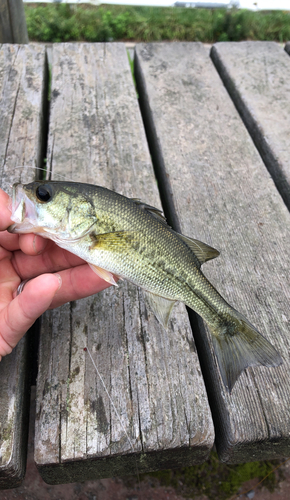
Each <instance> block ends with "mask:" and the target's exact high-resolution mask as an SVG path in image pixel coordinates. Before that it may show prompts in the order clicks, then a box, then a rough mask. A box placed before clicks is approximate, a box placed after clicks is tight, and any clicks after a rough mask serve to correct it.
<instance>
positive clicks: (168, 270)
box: [9, 181, 282, 392]
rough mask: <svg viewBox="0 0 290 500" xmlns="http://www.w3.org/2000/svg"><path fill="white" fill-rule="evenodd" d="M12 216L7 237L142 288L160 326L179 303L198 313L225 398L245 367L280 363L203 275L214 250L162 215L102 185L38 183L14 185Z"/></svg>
mask: <svg viewBox="0 0 290 500" xmlns="http://www.w3.org/2000/svg"><path fill="white" fill-rule="evenodd" d="M11 218H12V220H13V221H14V222H15V223H14V224H13V225H12V226H11V227H10V228H9V231H10V232H12V233H35V234H40V235H41V236H43V237H45V238H49V239H51V240H53V241H54V242H55V243H56V244H57V245H59V246H60V247H61V248H64V249H66V250H68V251H70V252H72V253H74V254H76V255H78V256H79V257H81V258H82V259H84V260H85V261H87V262H88V263H89V265H90V266H91V267H92V269H93V270H94V271H95V272H96V273H97V274H98V275H99V276H100V277H101V278H103V279H105V280H106V281H108V282H109V283H111V284H114V285H116V282H115V278H114V275H115V276H118V277H122V278H123V279H127V280H129V281H130V282H132V283H134V284H135V285H137V286H140V287H141V288H143V289H144V291H145V294H146V298H147V302H148V303H149V304H150V306H151V308H152V309H153V312H154V313H155V315H156V317H157V318H158V319H159V321H160V322H161V323H162V324H163V326H164V327H165V328H166V327H167V323H168V320H169V316H170V312H171V309H172V306H173V304H174V303H175V302H176V301H182V302H184V303H185V304H186V305H187V306H188V307H190V308H191V309H193V310H194V311H195V312H197V313H198V314H199V315H200V316H201V317H202V318H203V319H204V320H205V321H206V323H207V324H208V327H209V331H210V333H211V338H212V342H213V346H214V351H215V354H216V357H217V361H218V366H219V369H220V373H221V377H222V380H223V382H224V384H225V386H226V388H227V390H228V391H229V392H231V390H232V389H233V386H234V384H235V382H236V380H237V379H238V377H239V375H240V373H241V372H242V371H243V370H244V369H245V368H247V367H248V366H257V365H262V366H268V367H275V366H278V365H280V364H281V363H282V359H281V356H280V354H279V353H278V352H277V351H276V350H275V348H274V347H273V346H272V345H271V344H270V343H269V342H268V341H267V340H266V339H265V338H264V337H263V336H262V335H261V334H260V333H259V332H258V331H257V330H256V328H255V327H254V326H253V325H251V323H249V321H248V320H247V319H246V318H245V317H244V316H243V315H242V314H240V313H239V312H238V311H236V310H235V309H234V308H233V307H231V306H230V305H229V304H228V303H227V302H226V301H225V300H224V299H223V297H222V296H221V295H220V294H219V293H218V291H217V290H216V289H215V288H214V287H213V286H212V285H211V283H210V282H209V281H208V280H207V278H206V277H205V276H204V274H203V273H202V271H201V270H200V267H201V265H202V264H203V263H204V262H205V261H207V260H210V259H213V258H215V257H217V256H218V255H219V252H218V251H217V250H215V249H214V248H211V247H210V246H208V245H206V244H205V243H202V242H200V241H197V240H194V239H192V238H189V237H187V236H184V235H182V234H179V233H176V232H175V231H174V230H173V229H172V228H171V227H170V226H168V225H167V224H166V221H165V219H164V217H163V215H162V213H161V212H160V210H158V209H156V208H154V207H151V206H149V205H147V204H146V203H143V202H141V201H140V200H136V199H130V198H127V197H125V196H122V195H120V194H118V193H115V192H113V191H110V190H108V189H106V188H103V187H100V186H94V185H91V184H82V183H73V182H62V181H49V182H48V181H36V182H32V183H30V184H26V185H22V184H15V185H14V186H13V202H12V217H11Z"/></svg>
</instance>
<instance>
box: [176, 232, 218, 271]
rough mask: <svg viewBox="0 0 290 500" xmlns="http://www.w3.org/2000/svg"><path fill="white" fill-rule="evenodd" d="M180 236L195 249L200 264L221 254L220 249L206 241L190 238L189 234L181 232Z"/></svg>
mask: <svg viewBox="0 0 290 500" xmlns="http://www.w3.org/2000/svg"><path fill="white" fill-rule="evenodd" d="M178 236H180V238H181V239H182V240H183V241H184V242H185V243H186V244H187V246H189V248H190V249H191V250H192V251H193V253H194V254H195V255H196V257H197V258H198V260H199V262H200V265H201V264H203V263H204V262H206V261H207V260H211V259H215V258H216V257H218V256H219V254H220V253H219V251H218V250H216V249H215V248H213V247H210V246H209V245H207V244H206V243H203V242H202V241H198V240H194V239H193V238H189V237H188V236H184V235H183V234H179V233H178Z"/></svg>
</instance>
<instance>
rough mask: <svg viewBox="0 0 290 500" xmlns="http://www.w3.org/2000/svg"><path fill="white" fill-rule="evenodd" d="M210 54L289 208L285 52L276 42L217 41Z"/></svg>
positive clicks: (289, 73) (288, 64) (289, 64)
mask: <svg viewBox="0 0 290 500" xmlns="http://www.w3.org/2000/svg"><path fill="white" fill-rule="evenodd" d="M211 57H212V60H213V62H214V64H215V66H216V68H217V70H218V72H219V74H220V76H221V78H222V80H223V82H224V85H225V86H226V88H227V90H228V92H229V94H230V96H231V98H232V99H233V101H234V103H235V106H236V108H237V109H238V111H239V113H240V115H241V117H242V119H243V121H244V123H245V125H246V127H247V129H248V131H249V133H250V135H251V137H252V138H253V141H254V143H255V145H256V147H257V149H258V151H259V153H260V155H261V156H262V159H263V161H264V163H265V165H266V166H267V168H268V170H269V172H270V174H271V175H272V177H273V179H274V182H275V184H276V186H277V188H278V190H279V192H280V194H281V196H282V198H283V200H284V201H285V203H286V205H287V206H288V208H289V210H290V154H289V144H290V98H289V95H290V59H289V56H288V55H287V54H286V53H285V51H284V50H283V49H282V47H280V46H279V45H278V44H277V43H274V42H233V43H223V42H221V43H217V44H215V45H214V46H213V48H212V51H211Z"/></svg>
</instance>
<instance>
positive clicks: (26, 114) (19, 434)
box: [0, 45, 45, 489]
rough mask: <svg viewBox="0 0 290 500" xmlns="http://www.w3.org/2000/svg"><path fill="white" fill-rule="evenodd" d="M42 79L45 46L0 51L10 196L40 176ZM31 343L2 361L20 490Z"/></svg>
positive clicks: (4, 450)
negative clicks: (14, 188)
mask: <svg viewBox="0 0 290 500" xmlns="http://www.w3.org/2000/svg"><path fill="white" fill-rule="evenodd" d="M44 77H45V50H44V48H43V47H37V46H34V45H30V46H22V47H19V46H16V45H3V46H2V47H0V96H1V97H0V116H1V120H0V178H1V187H2V188H3V189H4V190H5V191H7V192H9V193H11V187H12V184H13V183H14V182H29V181H31V180H33V179H34V178H35V175H36V172H35V170H34V167H35V166H36V165H37V162H38V161H40V157H41V143H42V117H43V105H44V99H45V92H44V90H45V78H44ZM26 166H30V167H32V168H26ZM17 167H21V168H17ZM28 342H29V339H28V335H26V336H25V337H24V338H23V339H22V340H21V342H20V343H19V344H18V346H17V347H16V348H15V349H14V351H13V352H12V353H11V354H10V355H9V356H6V357H5V358H4V359H3V360H2V361H1V363H0V387H1V390H0V489H4V488H10V487H11V488H12V487H16V486H17V485H19V483H20V482H21V480H22V478H23V476H24V473H25V464H26V445H27V431H28V421H27V418H28V409H29V385H28V382H29V367H28Z"/></svg>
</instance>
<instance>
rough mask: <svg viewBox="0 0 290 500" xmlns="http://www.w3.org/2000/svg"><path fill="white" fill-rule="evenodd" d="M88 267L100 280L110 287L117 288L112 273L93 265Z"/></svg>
mask: <svg viewBox="0 0 290 500" xmlns="http://www.w3.org/2000/svg"><path fill="white" fill-rule="evenodd" d="M89 266H90V268H91V269H92V270H93V271H94V273H96V274H97V275H98V276H99V277H100V278H102V279H103V280H105V281H107V282H108V283H110V284H111V285H114V286H118V284H117V283H116V281H115V278H114V276H113V275H112V273H110V272H109V271H106V270H105V269H102V268H101V267H98V266H95V265H94V264H89Z"/></svg>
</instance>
